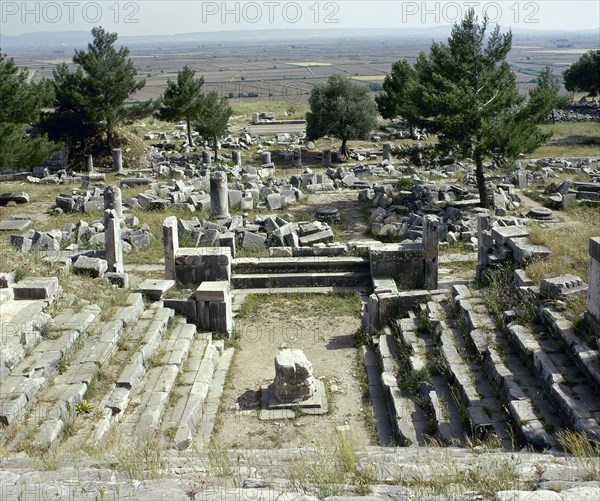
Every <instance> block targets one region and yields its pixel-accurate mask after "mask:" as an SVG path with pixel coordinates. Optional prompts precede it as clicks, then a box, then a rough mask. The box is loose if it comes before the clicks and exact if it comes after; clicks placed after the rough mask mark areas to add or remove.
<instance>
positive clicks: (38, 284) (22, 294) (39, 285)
mask: <svg viewBox="0 0 600 501" xmlns="http://www.w3.org/2000/svg"><path fill="white" fill-rule="evenodd" d="M59 288H60V287H59V285H58V278H56V277H27V278H25V279H23V280H21V281H20V282H19V283H17V284H15V285H14V286H13V291H14V294H15V299H16V300H19V299H49V298H52V297H54V295H55V294H56V293H57V292H58V291H59Z"/></svg>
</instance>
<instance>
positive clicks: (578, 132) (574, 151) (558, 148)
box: [526, 122, 600, 158]
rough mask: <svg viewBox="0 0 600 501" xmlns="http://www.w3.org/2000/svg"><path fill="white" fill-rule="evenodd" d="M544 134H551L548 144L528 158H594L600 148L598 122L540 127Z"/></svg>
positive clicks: (567, 123) (565, 123)
mask: <svg viewBox="0 0 600 501" xmlns="http://www.w3.org/2000/svg"><path fill="white" fill-rule="evenodd" d="M541 128H542V130H544V132H550V131H551V132H552V139H551V140H550V142H549V143H548V144H545V145H543V146H540V147H539V148H538V149H536V150H535V151H533V152H532V153H530V154H528V155H526V156H527V157H528V158H544V157H596V156H598V149H599V148H600V125H599V124H598V122H561V123H556V124H545V125H542V126H541Z"/></svg>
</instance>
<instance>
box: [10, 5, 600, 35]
mask: <svg viewBox="0 0 600 501" xmlns="http://www.w3.org/2000/svg"><path fill="white" fill-rule="evenodd" d="M469 6H473V7H474V8H475V11H476V13H477V14H478V15H479V16H480V17H482V16H483V14H484V13H486V14H487V15H488V17H489V18H490V21H491V22H492V23H493V24H500V25H501V26H502V27H512V28H513V29H514V28H523V29H550V30H556V29H571V30H577V29H597V30H598V33H599V35H598V36H599V39H600V2H599V1H598V0H579V1H564V0H562V1H561V0H536V1H529V0H509V1H503V0H499V1H489V2H488V1H475V0H474V1H469V0H465V1H462V0H460V1H459V0H457V1H446V0H443V1H418V0H415V1H411V0H403V1H400V0H387V1H382V0H335V1H330V0H290V1H287V0H256V1H255V0H238V1H221V0H215V1H201V0H187V1H186V0H171V1H165V0H162V1H155V0H135V1H130V0H89V1H88V0H40V1H21V0H0V7H1V19H0V35H20V34H23V33H29V32H35V31H73V30H84V31H89V30H91V28H92V27H94V26H98V25H101V26H103V27H104V28H105V29H107V30H109V31H116V32H117V33H118V34H119V36H128V35H151V34H160V35H168V34H174V33H188V32H214V31H229V30H256V29H300V28H302V29H307V28H317V29H328V28H345V29H352V28H402V27H407V28H417V27H431V26H443V25H448V24H453V23H454V22H456V21H457V20H459V19H460V18H461V17H462V15H463V14H464V13H465V12H466V10H467V9H468V8H469Z"/></svg>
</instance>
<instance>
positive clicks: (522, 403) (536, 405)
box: [454, 292, 555, 450]
mask: <svg viewBox="0 0 600 501" xmlns="http://www.w3.org/2000/svg"><path fill="white" fill-rule="evenodd" d="M459 298H460V295H457V296H456V297H455V298H454V306H455V308H456V310H457V312H458V314H457V315H458V317H459V318H462V319H463V321H462V327H463V329H464V330H465V334H466V336H465V337H466V339H467V344H468V345H469V346H470V347H471V348H472V349H474V352H475V353H476V356H477V359H478V360H479V362H480V363H481V365H482V367H483V370H484V371H485V373H486V375H487V377H488V380H489V381H490V382H491V383H492V384H493V386H494V387H495V388H496V389H497V391H498V392H499V394H500V397H501V398H502V401H503V403H504V405H505V406H506V409H507V410H508V413H509V414H510V416H511V418H512V421H513V424H514V425H515V427H516V430H517V431H518V432H519V433H520V436H521V437H522V438H523V440H524V441H525V442H527V443H528V444H530V445H532V446H533V447H534V448H536V449H539V450H543V449H548V448H551V447H552V446H553V445H554V444H555V441H554V439H553V438H552V437H551V436H550V435H549V434H548V432H547V431H546V429H545V427H544V425H543V423H542V420H541V419H542V415H543V413H541V412H540V410H539V409H540V408H544V409H546V408H547V409H551V406H550V405H549V402H547V401H546V399H544V398H543V396H541V395H539V383H537V382H536V381H535V380H533V381H531V384H532V385H534V386H536V385H537V388H536V390H535V392H534V396H528V394H527V393H525V392H524V391H523V389H522V388H521V384H522V383H517V380H518V378H517V377H515V372H516V371H517V370H519V369H523V368H524V367H523V366H522V363H521V362H519V361H518V357H512V358H510V359H509V358H508V356H507V352H506V351H505V350H506V349H507V348H508V346H507V342H506V340H505V339H504V337H503V335H502V333H501V332H500V331H498V330H497V329H496V328H495V323H494V321H493V319H492V318H491V317H490V315H489V314H488V313H487V308H486V307H485V305H484V304H483V302H482V301H481V299H479V298H478V297H477V294H476V293H474V292H472V294H471V297H470V298H469V299H459ZM499 350H502V352H501V353H500V352H499ZM525 369H526V368H525ZM525 375H527V371H526V373H525ZM523 377H525V376H523ZM528 380H529V378H528Z"/></svg>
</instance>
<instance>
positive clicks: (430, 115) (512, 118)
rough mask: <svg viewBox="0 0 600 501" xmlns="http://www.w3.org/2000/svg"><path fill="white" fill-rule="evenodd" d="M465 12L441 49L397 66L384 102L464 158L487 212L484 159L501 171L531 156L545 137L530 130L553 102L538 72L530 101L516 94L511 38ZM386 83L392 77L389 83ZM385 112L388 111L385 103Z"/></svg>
mask: <svg viewBox="0 0 600 501" xmlns="http://www.w3.org/2000/svg"><path fill="white" fill-rule="evenodd" d="M487 27H488V21H487V19H484V20H483V22H482V23H481V24H479V23H478V20H477V18H476V16H475V13H474V10H473V9H470V10H469V11H468V13H467V14H466V15H465V17H464V18H463V19H462V20H461V21H460V22H459V23H457V24H455V25H454V27H453V29H452V34H451V36H450V38H449V39H448V41H447V43H445V44H444V43H433V44H432V45H431V48H430V50H429V54H425V53H424V52H422V53H421V54H420V55H419V57H418V59H417V61H416V63H415V65H414V68H413V72H414V74H410V72H409V71H408V70H407V69H406V65H405V64H402V65H401V66H402V68H403V74H405V75H408V77H405V78H404V79H403V80H402V84H403V87H401V88H400V89H399V90H398V91H395V92H394V93H390V92H388V96H390V97H394V96H396V97H397V99H396V100H395V101H393V103H394V104H395V110H396V113H398V114H399V115H402V116H403V117H404V118H406V119H407V120H408V121H409V123H411V124H413V125H415V126H418V127H421V128H423V129H426V130H427V131H428V132H431V133H435V134H437V136H438V141H439V149H440V150H442V151H445V152H452V154H453V156H454V157H456V158H471V159H473V160H474V162H475V166H476V168H475V174H476V178H477V187H478V190H479V195H480V200H481V204H482V205H483V206H484V207H487V206H488V205H489V200H488V196H487V188H486V184H485V177H484V170H483V163H484V159H486V158H491V159H492V160H494V161H495V162H496V164H498V165H500V166H502V165H506V163H507V161H509V160H511V159H515V158H517V157H518V155H519V154H520V153H527V152H531V151H533V150H534V149H535V148H537V147H538V146H539V145H540V144H542V143H543V142H545V141H546V140H547V139H548V137H549V134H543V133H542V131H541V130H540V129H539V127H537V125H538V124H539V123H541V122H544V121H545V120H546V119H547V117H548V115H549V114H550V111H551V110H552V108H553V107H554V106H555V105H556V104H557V103H558V96H557V91H558V86H557V85H556V81H555V79H554V78H553V77H552V74H551V71H550V70H549V69H545V70H544V71H543V72H542V73H541V74H540V77H539V78H538V84H537V86H536V88H535V89H533V90H532V91H531V92H530V96H529V99H526V98H525V96H522V95H520V94H519V92H518V89H517V85H516V77H515V74H514V73H513V72H512V71H511V69H510V67H509V65H508V63H507V61H506V57H507V55H508V53H509V52H510V49H511V44H512V34H511V33H510V32H508V33H505V34H501V33H500V29H499V27H498V26H496V28H495V29H494V30H493V31H492V32H491V33H490V34H489V35H488V34H487ZM390 78H391V80H392V81H393V77H390ZM386 109H391V105H389V104H387V105H386Z"/></svg>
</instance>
